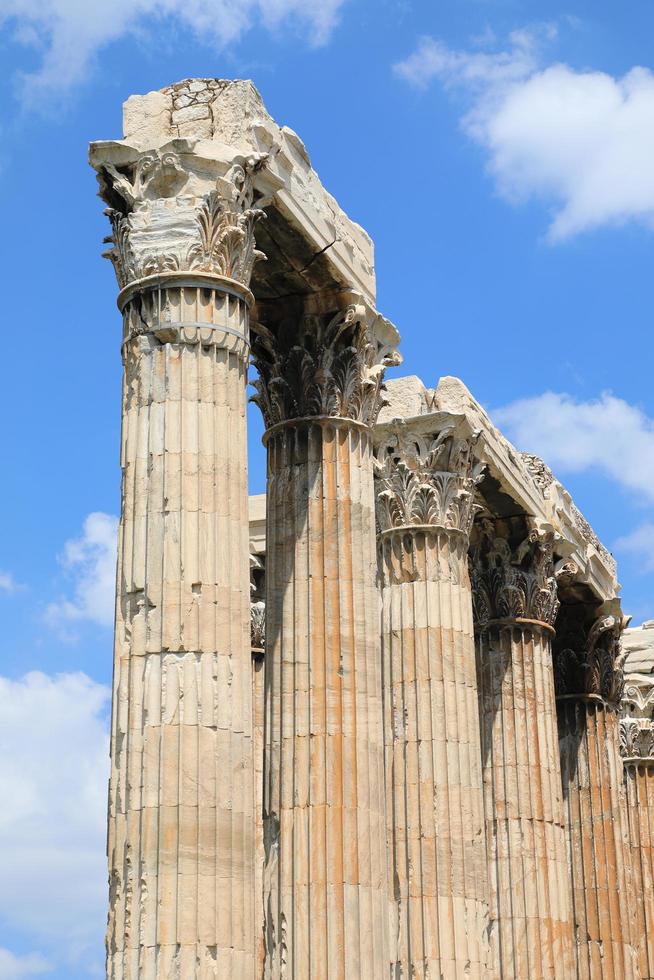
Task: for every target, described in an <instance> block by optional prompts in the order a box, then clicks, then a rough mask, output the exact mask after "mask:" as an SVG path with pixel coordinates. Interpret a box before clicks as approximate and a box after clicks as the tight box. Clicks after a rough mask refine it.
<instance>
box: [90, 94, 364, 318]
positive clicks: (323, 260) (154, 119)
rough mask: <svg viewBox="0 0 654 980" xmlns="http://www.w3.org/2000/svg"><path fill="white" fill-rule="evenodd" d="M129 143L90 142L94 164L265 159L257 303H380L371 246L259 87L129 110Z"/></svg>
mask: <svg viewBox="0 0 654 980" xmlns="http://www.w3.org/2000/svg"><path fill="white" fill-rule="evenodd" d="M123 128H124V138H123V139H122V140H114V141H104V142H96V143H93V144H91V164H92V166H93V167H95V168H96V169H98V168H99V167H101V166H102V165H103V164H104V163H105V162H106V161H107V160H108V161H109V162H111V163H114V164H116V165H121V164H122V163H123V162H124V163H125V164H129V163H132V162H133V161H134V159H135V157H137V156H138V155H140V154H144V153H147V152H162V151H163V150H164V148H166V147H170V146H171V145H173V144H175V145H180V144H181V143H184V144H185V145H186V146H187V147H188V152H190V153H192V154H193V155H194V156H195V158H196V159H197V160H198V161H200V160H202V159H205V160H207V161H211V165H210V166H209V168H208V174H207V175H208V176H210V175H211V174H212V173H213V169H214V167H215V166H216V165H217V166H218V167H219V166H220V165H221V164H222V165H223V166H224V165H225V164H229V163H230V162H231V161H232V160H233V159H234V158H235V157H237V156H239V155H240V156H243V157H248V156H251V155H252V154H255V155H256V154H262V155H266V167H265V168H263V169H262V170H261V171H260V173H259V174H258V175H257V179H256V181H255V190H256V192H257V194H258V195H260V196H261V198H262V200H264V201H266V202H267V203H265V204H264V205H263V206H264V207H265V209H266V211H267V213H268V218H269V220H268V221H267V222H265V223H262V227H261V229H260V234H261V242H260V243H259V245H260V247H261V248H262V250H263V251H264V252H265V253H266V255H267V258H268V261H267V263H265V264H264V263H260V264H259V267H258V269H257V270H256V272H255V276H254V279H253V283H252V288H253V292H254V293H255V295H257V296H259V295H260V296H266V297H274V296H276V295H282V294H285V293H288V292H298V291H299V292H305V293H306V292H313V291H315V290H316V289H317V288H319V287H320V286H321V285H324V286H330V287H344V286H347V287H353V288H355V289H356V290H358V291H359V292H360V293H361V294H362V295H363V296H364V298H365V299H366V301H367V302H369V303H371V304H372V305H374V301H375V271H374V254H373V243H372V241H371V239H370V237H369V236H368V235H367V233H366V232H365V231H364V229H363V228H361V226H360V225H358V224H356V222H354V221H352V220H351V219H350V218H349V217H348V216H347V215H346V214H345V213H344V212H343V211H342V209H341V208H340V207H339V205H338V203H337V202H336V201H335V199H334V198H333V197H332V195H331V194H329V193H328V191H327V190H326V189H325V188H324V187H323V185H322V182H321V180H320V178H319V176H318V174H317V173H316V172H315V170H313V168H312V167H311V162H310V160H309V156H308V154H307V151H306V149H305V147H304V144H303V143H302V140H301V139H300V138H299V137H298V136H297V134H296V133H295V132H293V130H292V129H290V128H289V127H288V126H281V127H280V126H279V125H277V123H276V122H275V121H274V120H273V119H272V118H271V116H270V115H269V113H268V112H267V110H266V108H265V106H264V104H263V100H262V98H261V96H260V94H259V92H258V91H257V89H256V88H255V86H254V85H253V83H252V82H251V81H242V80H234V81H230V80H226V79H186V80H184V81H181V82H177V83H175V84H174V85H170V86H168V87H166V88H165V89H162V90H161V91H159V92H149V93H147V94H146V95H133V96H131V97H130V98H129V99H128V100H127V102H126V103H125V105H124V112H123Z"/></svg>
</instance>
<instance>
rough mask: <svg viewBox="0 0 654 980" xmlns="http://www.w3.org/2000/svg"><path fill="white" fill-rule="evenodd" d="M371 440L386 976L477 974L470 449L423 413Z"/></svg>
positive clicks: (482, 862) (450, 423)
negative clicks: (387, 906)
mask: <svg viewBox="0 0 654 980" xmlns="http://www.w3.org/2000/svg"><path fill="white" fill-rule="evenodd" d="M397 405H398V401H397V399H396V400H394V402H393V406H394V408H395V407H396V406H397ZM402 407H406V406H405V405H403V406H402ZM375 442H376V479H375V484H376V493H377V519H378V525H379V532H380V536H379V552H380V558H379V569H380V576H381V589H382V657H383V699H384V740H385V748H386V752H385V758H386V797H387V805H386V813H387V836H388V853H389V860H390V876H391V882H392V896H391V899H392V901H391V949H390V953H391V976H407V977H415V978H416V980H418V978H422V980H428V978H429V977H434V976H436V977H444V978H451V980H456V978H457V977H461V976H468V977H471V978H473V977H474V978H481V977H486V976H487V970H488V952H489V950H488V939H487V936H488V926H489V921H488V894H489V892H488V867H487V855H486V839H485V827H484V812H483V792H482V772H481V748H480V727H479V707H478V692H477V676H476V665H475V642H474V631H473V622H472V596H471V591H470V577H469V574H468V545H469V534H470V528H471V526H472V521H473V518H474V515H475V507H474V492H475V485H476V481H477V480H478V479H479V478H480V475H481V472H482V467H481V466H480V465H479V463H478V461H477V458H476V456H475V452H476V451H477V448H478V447H477V443H478V440H477V439H476V437H475V436H474V434H473V433H472V432H471V431H470V429H469V427H468V426H467V425H466V423H465V421H464V420H462V419H458V420H456V421H455V420H453V419H452V417H450V416H445V417H444V416H443V415H442V414H441V415H439V414H432V415H429V416H427V417H426V418H425V419H424V420H421V425H420V428H418V426H416V425H414V426H411V425H410V424H409V425H407V424H405V423H400V424H393V423H392V422H391V423H389V424H387V425H378V426H377V427H376V430H375Z"/></svg>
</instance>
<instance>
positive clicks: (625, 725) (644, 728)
mask: <svg viewBox="0 0 654 980" xmlns="http://www.w3.org/2000/svg"><path fill="white" fill-rule="evenodd" d="M630 632H631V633H634V634H638V633H639V632H642V631H638V630H632V631H630ZM623 652H624V654H625V655H626V656H627V671H628V672H627V675H626V678H625V684H624V688H623V691H622V699H621V701H620V715H621V720H620V751H621V752H622V755H623V756H624V758H625V759H633V760H640V759H643V760H645V761H649V762H654V675H653V674H652V673H651V667H650V664H649V663H640V664H638V665H637V670H636V671H635V672H634V671H633V653H632V656H629V648H628V646H627V644H626V643H625V644H624V647H623ZM630 667H631V671H630Z"/></svg>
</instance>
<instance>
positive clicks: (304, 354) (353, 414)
mask: <svg viewBox="0 0 654 980" xmlns="http://www.w3.org/2000/svg"><path fill="white" fill-rule="evenodd" d="M369 319H370V311H369V309H368V307H367V306H366V305H365V304H363V303H357V302H354V303H349V304H348V305H347V306H345V308H343V309H340V310H339V311H338V312H337V313H336V314H332V315H330V316H317V315H313V314H312V315H305V316H302V317H300V318H299V319H298V320H297V321H294V322H283V323H281V324H280V325H278V327H277V329H276V330H275V331H273V330H271V329H268V328H267V327H266V326H264V325H263V324H261V323H258V324H254V325H253V332H254V336H253V339H252V356H253V360H254V363H255V365H256V367H257V369H258V371H259V378H258V379H257V380H255V381H254V382H253V387H254V388H255V392H256V393H255V395H254V396H253V397H252V401H253V402H254V403H255V404H257V405H258V406H259V408H260V409H261V412H262V414H263V417H264V421H265V424H266V428H271V427H272V426H274V425H277V424H279V423H281V422H286V421H289V420H292V419H296V418H307V417H329V418H343V419H352V420H354V421H357V422H361V423H363V424H364V425H372V424H374V422H375V420H376V418H377V415H378V414H379V410H380V408H381V406H382V388H383V377H384V371H385V368H386V367H387V366H388V365H390V364H395V363H397V356H396V353H395V351H394V350H393V349H391V348H386V347H384V346H383V345H381V344H380V343H379V342H378V341H377V339H376V337H375V334H374V331H373V330H372V329H371V328H370V326H369V322H368V321H369Z"/></svg>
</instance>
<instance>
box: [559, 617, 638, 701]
mask: <svg viewBox="0 0 654 980" xmlns="http://www.w3.org/2000/svg"><path fill="white" fill-rule="evenodd" d="M579 608H580V609H581V610H582V611H583V608H584V607H583V606H580V607H579ZM564 612H568V611H567V610H566V609H565V607H564V608H563V609H562V612H561V618H562V622H561V625H560V628H559V627H558V626H557V642H556V644H555V646H554V656H553V658H554V682H555V685H556V694H557V697H575V696H582V697H595V698H601V699H602V700H603V701H605V702H606V703H607V704H609V705H611V706H612V707H617V705H618V703H619V701H620V699H621V697H622V692H623V687H624V661H625V653H624V652H622V651H621V649H620V637H621V635H622V632H623V630H624V629H625V628H626V626H627V625H628V623H629V619H628V617H626V616H623V615H622V611H621V610H620V603H619V600H617V599H616V600H610V601H608V602H606V603H605V604H604V605H603V606H600V607H599V609H596V610H594V616H593V617H592V618H588V617H585V619H584V618H580V617H579V616H577V617H576V618H575V617H574V615H572V614H570V613H568V615H567V616H566V615H564ZM575 624H576V625H575Z"/></svg>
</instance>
